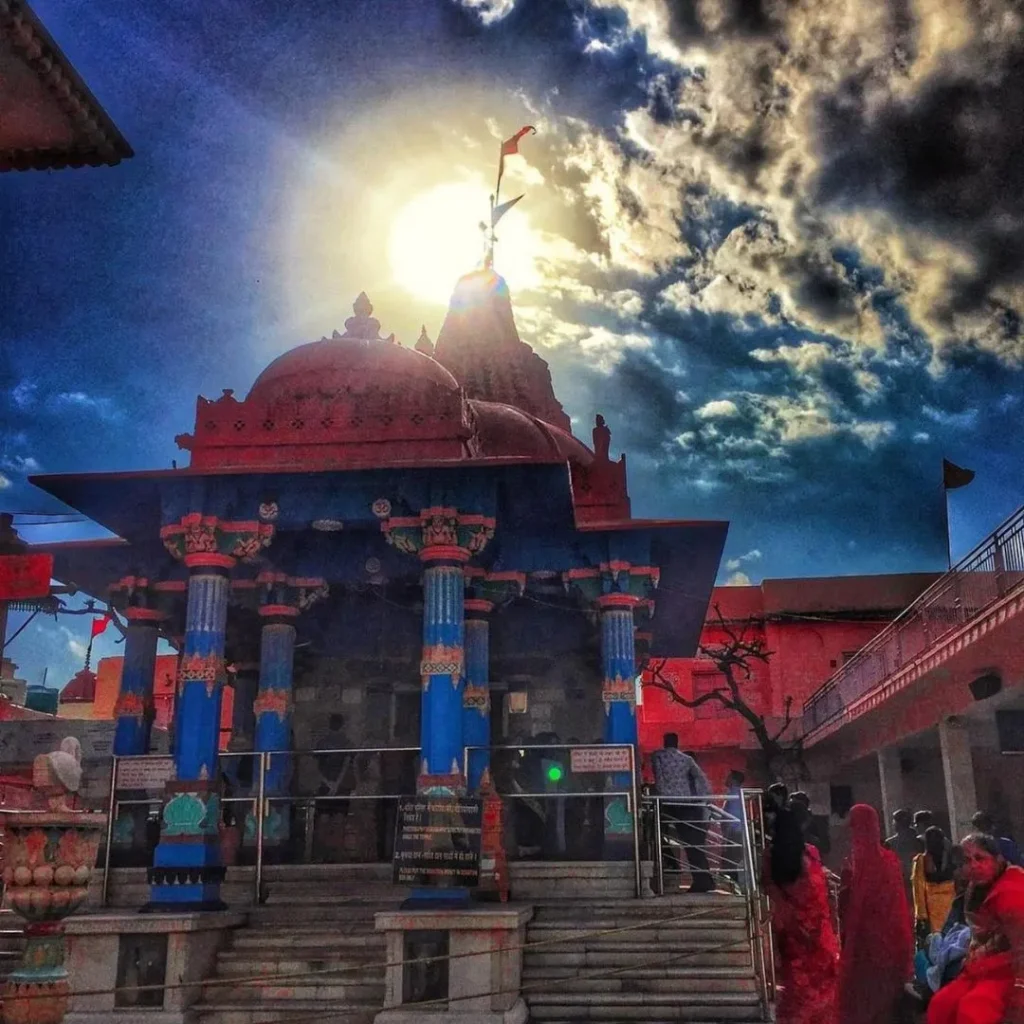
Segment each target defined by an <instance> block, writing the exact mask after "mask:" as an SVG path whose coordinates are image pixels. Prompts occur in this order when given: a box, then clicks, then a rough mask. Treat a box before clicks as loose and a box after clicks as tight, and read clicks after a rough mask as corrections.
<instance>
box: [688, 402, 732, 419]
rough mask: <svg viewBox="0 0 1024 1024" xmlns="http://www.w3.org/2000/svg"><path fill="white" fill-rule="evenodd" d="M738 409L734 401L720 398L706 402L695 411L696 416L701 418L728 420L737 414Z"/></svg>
mask: <svg viewBox="0 0 1024 1024" xmlns="http://www.w3.org/2000/svg"><path fill="white" fill-rule="evenodd" d="M739 414H740V411H739V409H738V408H737V407H736V403H735V402H733V401H730V400H729V399H728V398H724V399H722V398H720V399H717V400H716V401H713V402H706V403H705V404H704V405H702V406H701V407H700V408H699V409H698V410H697V412H696V416H697V417H698V418H699V419H702V420H728V419H732V418H733V417H734V416H739Z"/></svg>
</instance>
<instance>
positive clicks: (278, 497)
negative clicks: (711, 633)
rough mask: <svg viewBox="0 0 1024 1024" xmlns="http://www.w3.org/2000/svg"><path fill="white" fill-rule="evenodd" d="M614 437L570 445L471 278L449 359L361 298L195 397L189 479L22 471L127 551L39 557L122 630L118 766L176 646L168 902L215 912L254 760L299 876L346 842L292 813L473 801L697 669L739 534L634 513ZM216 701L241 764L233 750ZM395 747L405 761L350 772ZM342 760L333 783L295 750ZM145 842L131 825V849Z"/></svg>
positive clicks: (487, 281) (464, 283)
mask: <svg viewBox="0 0 1024 1024" xmlns="http://www.w3.org/2000/svg"><path fill="white" fill-rule="evenodd" d="M629 414H630V415H637V414H640V415H642V413H638V412H637V411H630V412H629ZM611 441H612V435H611V430H610V428H609V426H608V424H606V423H605V421H604V419H603V418H602V417H601V416H597V417H596V421H595V426H594V428H593V437H592V442H593V444H592V447H590V446H588V445H587V444H585V443H583V442H582V441H581V440H579V439H578V438H577V437H575V436H574V435H573V432H572V424H571V423H570V420H569V417H568V416H567V415H566V413H565V411H564V410H563V408H562V406H561V404H560V403H559V401H558V399H557V397H556V395H555V393H554V389H553V387H552V382H551V375H550V372H549V369H548V366H547V364H546V363H545V361H544V360H543V359H541V358H540V356H539V355H537V353H536V352H534V351H533V349H532V348H531V347H530V346H529V345H527V344H526V343H524V342H523V341H522V340H521V339H520V337H519V334H518V332H517V330H516V325H515V320H514V316H513V311H512V304H511V298H510V295H509V291H508V288H507V286H506V284H505V282H504V280H503V279H502V278H501V277H499V276H498V275H497V274H495V273H494V272H493V271H491V270H481V271H476V272H474V273H471V274H469V275H467V276H465V277H463V278H462V279H461V280H460V281H459V282H458V284H457V286H456V288H455V292H454V295H453V297H452V301H451V305H450V308H449V311H448V314H447V316H446V318H445V321H444V323H443V325H442V327H441V329H440V332H439V334H438V336H437V341H436V343H433V342H432V341H431V340H430V338H429V336H428V335H427V332H426V330H425V329H424V331H423V333H422V334H421V336H420V338H419V340H418V341H417V342H416V343H415V345H414V346H410V347H406V346H404V345H402V344H399V343H398V342H397V341H396V340H395V338H394V336H393V335H390V336H385V335H384V334H382V331H381V326H380V323H379V322H378V320H377V319H375V318H374V316H373V307H372V305H371V303H370V301H369V299H368V298H367V297H366V295H360V296H359V297H358V298H357V299H356V301H355V303H354V308H353V315H352V316H351V317H349V318H348V319H347V320H346V322H345V324H344V330H343V331H342V332H338V331H336V332H334V333H333V334H332V335H331V336H330V337H325V338H321V339H320V340H319V341H314V342H312V343H310V344H305V345H300V346H299V347H297V348H295V349H293V350H291V351H289V352H286V353H285V354H283V355H282V356H280V357H279V358H277V359H276V360H274V361H273V362H272V363H271V364H270V365H269V366H268V367H267V368H266V369H264V370H263V372H262V373H260V374H259V376H258V377H257V378H256V380H255V383H254V384H253V385H252V387H251V388H250V390H249V392H248V394H247V395H246V396H245V397H244V398H238V397H236V395H235V393H234V392H233V391H232V390H225V391H224V392H223V394H222V395H221V396H220V397H219V398H215V399H212V400H210V399H206V398H199V399H198V401H197V405H196V418H195V426H194V427H193V429H192V432H191V433H188V434H183V435H181V436H179V437H178V438H177V442H178V444H179V446H180V447H181V448H183V449H185V450H186V451H187V452H189V453H190V465H189V466H188V467H185V468H175V469H171V470H153V471H146V472H129V473H95V474H87V475H61V476H43V477H36V478H34V479H33V482H34V483H35V484H36V485H37V486H39V487H41V488H42V489H44V490H45V491H47V492H49V493H50V494H51V495H54V496H55V497H57V498H58V499H60V500H61V501H63V502H65V503H66V504H67V505H69V506H71V507H72V508H75V509H77V510H79V511H81V512H82V513H84V514H85V515H87V516H89V517H90V518H91V519H92V520H93V521H94V522H96V523H97V524H100V525H101V526H103V527H105V528H107V529H108V530H110V531H112V532H113V533H114V534H115V535H116V539H113V540H103V541H88V542H75V543H65V544H56V545H51V546H49V547H48V548H46V550H47V551H49V552H51V553H52V554H53V555H54V557H55V570H54V572H55V575H56V576H57V578H58V579H60V580H61V581H62V582H73V583H75V584H76V585H77V586H78V587H80V588H81V589H82V590H84V591H85V592H87V593H90V594H92V595H94V596H96V597H103V598H106V599H109V601H110V602H111V604H112V606H113V607H114V608H115V609H117V611H118V612H119V613H120V615H122V616H123V617H124V618H125V619H126V620H127V637H126V642H125V652H124V670H123V676H122V679H121V687H120V694H119V697H118V701H117V707H116V718H117V722H116V739H115V753H116V754H117V755H120V756H126V755H136V754H142V753H145V752H146V751H147V750H148V749H149V734H150V725H151V722H152V718H153V693H152V684H153V677H154V663H155V658H156V657H157V641H158V637H164V638H166V639H168V640H170V641H171V643H172V644H173V646H174V647H175V649H176V650H177V651H178V652H179V662H180V665H179V672H178V697H177V702H176V710H175V722H174V727H173V736H172V749H173V757H174V773H173V774H174V777H173V779H172V780H171V781H169V782H168V783H167V784H166V789H165V792H164V796H163V811H162V815H161V829H162V833H161V838H160V842H159V845H157V846H156V849H155V853H153V855H152V867H151V870H150V882H151V886H152V890H151V901H152V904H153V905H154V906H168V905H169V906H179V907H183V906H192V907H203V906H211V905H216V904H217V903H218V901H219V898H220V882H221V879H222V878H223V876H224V852H223V847H222V843H221V841H220V839H219V837H218V823H219V819H220V816H221V810H220V808H221V803H220V801H221V800H222V799H224V798H225V797H226V793H227V792H234V793H236V794H237V793H239V792H248V790H247V789H246V786H247V785H248V786H251V785H252V779H251V768H249V769H246V768H245V764H244V762H245V760H246V759H245V758H239V757H238V756H237V755H238V754H239V753H241V752H248V751H257V752H259V751H264V752H266V751H273V752H276V753H275V754H274V756H270V757H268V758H267V759H266V765H267V768H266V777H265V780H264V784H265V790H266V795H267V797H268V798H269V799H270V800H271V801H272V802H271V804H270V806H271V807H272V808H275V809H276V810H275V811H274V812H273V813H271V814H270V815H269V817H268V819H267V821H266V822H265V823H262V827H263V828H264V833H263V836H262V841H263V842H264V843H266V844H267V846H268V848H271V849H277V850H279V851H280V856H281V857H282V858H287V857H288V856H291V855H292V854H290V853H289V852H288V851H290V850H291V851H294V850H295V849H296V843H298V845H299V846H302V845H303V842H305V844H306V845H305V846H304V849H305V852H306V855H307V857H308V855H309V852H310V844H311V843H312V842H313V839H312V838H311V836H312V835H313V833H311V832H310V828H311V827H312V828H313V832H314V833H315V836H316V842H317V843H318V844H321V845H322V844H327V846H329V845H330V840H329V839H328V838H323V837H324V836H325V835H328V834H329V831H330V830H329V829H328V830H319V831H318V830H317V828H316V826H310V823H309V822H308V821H302V820H300V819H301V815H300V814H299V813H298V811H297V810H296V807H297V804H296V803H294V802H290V800H291V798H298V797H302V796H310V797H316V798H325V799H326V798H327V797H330V796H331V795H332V794H333V797H335V798H341V797H346V796H349V795H352V794H356V795H358V794H359V793H374V792H381V791H386V792H392V793H397V792H402V793H411V792H419V793H438V794H458V793H466V792H470V793H471V792H474V791H476V790H477V789H478V788H479V787H480V785H481V783H482V782H484V781H485V780H488V779H489V778H490V776H491V771H492V764H491V756H492V754H491V751H492V749H494V750H497V749H500V748H506V747H508V746H509V745H512V746H515V745H520V744H522V745H527V744H533V743H542V742H561V743H594V742H604V743H610V744H617V745H635V744H636V742H637V720H636V686H637V675H638V671H639V666H638V660H639V659H642V658H643V657H646V656H647V655H648V654H652V655H655V656H659V657H687V656H692V655H693V653H694V651H695V648H696V644H697V640H698V637H699V634H700V630H701V627H702V623H703V620H704V616H705V612H706V609H707V605H708V599H709V596H710V593H711V588H712V585H713V581H714V578H715V576H716V573H717V571H718V565H719V560H720V557H721V552H722V548H723V544H724V541H725V535H726V528H727V526H726V524H725V523H722V522H703V521H702V522H694V521H675V520H673V521H649V520H641V519H634V518H632V516H631V510H630V501H629V494H628V490H627V479H626V462H625V456H621V457H619V458H618V459H615V458H613V456H612V454H611ZM225 687H230V688H231V689H232V690H233V696H234V700H233V705H234V709H233V728H232V737H231V743H230V745H229V751H230V752H231V753H233V754H234V755H236V756H234V758H232V757H230V756H225V755H219V754H218V746H219V743H218V738H219V722H220V716H221V706H222V701H223V695H224V691H225ZM382 748H384V749H386V750H388V751H392V750H394V751H401V750H404V751H407V752H408V753H409V754H410V758H409V759H408V760H407V761H406V762H402V764H401V765H400V766H399V767H398V768H395V769H394V771H392V770H391V769H390V768H388V767H387V764H386V763H384V762H383V761H382V760H381V759H377V760H376V761H372V759H368V758H360V757H359V756H358V754H357V752H358V751H370V752H372V751H378V752H379V751H380V750H381V749H382ZM332 750H333V751H337V752H338V757H339V758H341V760H342V761H343V762H344V764H345V765H346V766H347V767H345V768H344V770H341V769H336V770H333V771H332V770H331V769H330V767H329V764H328V763H329V762H330V756H327V758H326V761H325V758H324V757H322V756H321V757H319V758H309V757H304V755H303V753H302V752H305V751H332ZM346 752H348V753H353V752H356V754H355V755H354V756H353V757H352V758H350V759H349V760H345V756H346ZM252 760H253V759H252V758H251V757H249V758H248V761H249V762H251V761H252ZM371 761H372V763H371ZM339 763H340V762H339ZM325 764H327V765H328V766H327V767H325ZM494 770H495V773H497V771H498V769H497V766H494ZM246 771H248V772H249V778H248V780H247V779H246V778H244V777H243V776H245V774H246ZM339 771H340V772H341V774H344V775H345V777H346V780H347V781H342V780H340V779H339V778H338V777H337V776H338V775H339ZM389 772H390V773H391V774H390V775H389ZM382 773H383V777H382ZM510 784H511V783H510ZM331 787H333V788H331ZM325 794H327V797H325ZM275 799H276V800H277V802H276V803H275V802H273V801H274V800H275ZM335 806H337V805H335ZM352 806H353V807H354V806H356V805H355V803H354V802H353V804H352ZM320 809H323V808H320ZM346 809H347V811H348V813H349V815H350V817H351V816H352V815H353V814H354V813H355V812H354V811H352V809H351V808H349V807H348V805H345V807H344V808H342V810H343V811H344V810H346ZM628 815H629V812H628V811H627V810H626V809H625V807H624V806H623V807H620V808H618V809H617V811H616V812H615V813H613V809H607V810H606V811H605V814H604V826H603V829H602V827H601V825H600V823H599V824H598V826H597V829H596V832H593V834H592V835H591V839H592V843H591V845H590V846H589V847H587V849H586V850H583V851H582V852H581V851H580V850H577V851H576V854H575V856H576V859H582V858H583V857H589V858H591V859H594V860H600V859H603V858H604V859H606V858H613V857H614V856H616V852H615V851H616V849H617V846H616V842H615V839H616V835H617V834H621V833H622V832H623V831H629V826H628V822H627V826H626V828H625V829H624V828H623V820H622V819H623V816H625V817H628ZM359 820H360V829H359V831H360V834H361V835H363V839H361V840H360V842H363V843H364V844H365V845H366V846H367V847H368V848H367V849H366V850H365V851H364V854H363V859H364V860H371V861H372V860H386V859H388V857H389V856H390V846H389V844H390V842H391V839H390V835H391V833H393V831H394V822H393V819H390V820H389V819H388V817H387V815H386V814H381V813H374V812H370V813H369V814H366V815H361V816H360V819H359ZM249 824H251V823H249ZM133 829H135V830H136V831H137V832H138V831H139V830H140V829H141V825H140V823H139V822H138V821H134V822H133V819H132V818H131V815H129V814H125V815H124V816H123V817H122V819H119V821H118V823H117V828H116V832H115V838H116V839H117V840H119V841H121V842H127V843H128V844H129V845H131V841H132V840H131V833H132V830H133ZM342 832H344V830H342ZM303 836H305V840H303V839H302V837H303ZM367 836H368V838H367ZM578 839H579V836H578V835H575V834H574V835H572V836H571V837H570V840H571V841H576V840H578ZM350 840H351V835H349V836H348V839H346V838H345V836H344V835H342V838H340V839H339V840H338V843H339V844H340V845H341V846H344V845H345V843H346V842H350ZM524 845H528V844H524ZM349 852H351V850H349ZM561 853H562V856H563V857H565V856H566V851H565V850H564V849H563V850H562V851H561ZM295 855H296V856H298V854H295ZM541 855H543V854H541ZM317 856H319V857H320V858H321V859H330V856H331V853H330V851H329V850H328V851H327V852H326V853H324V852H321V853H320V854H318V855H317ZM624 856H629V857H631V856H632V852H631V851H630V852H628V853H626V854H625V855H624Z"/></svg>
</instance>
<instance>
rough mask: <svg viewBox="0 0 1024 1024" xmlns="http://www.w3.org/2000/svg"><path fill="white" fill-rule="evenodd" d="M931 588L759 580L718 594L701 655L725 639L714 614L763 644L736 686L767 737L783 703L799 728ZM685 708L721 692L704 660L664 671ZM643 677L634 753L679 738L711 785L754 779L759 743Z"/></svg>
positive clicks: (739, 726)
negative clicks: (736, 775) (806, 706)
mask: <svg viewBox="0 0 1024 1024" xmlns="http://www.w3.org/2000/svg"><path fill="white" fill-rule="evenodd" d="M933 580H934V575H933V574H913V575H900V576H875V577H835V578H832V579H810V580H766V581H764V583H762V584H761V585H759V586H750V587H716V588H715V590H714V592H713V594H712V598H711V602H710V606H709V610H708V617H707V619H706V621H705V624H704V629H703V631H702V634H701V641H700V642H701V644H702V645H703V646H719V645H721V644H722V643H724V642H725V640H726V637H725V634H724V633H723V631H722V629H721V628H720V627H719V626H718V625H717V624H716V623H717V618H718V616H717V612H716V609H717V611H720V612H721V615H722V617H723V618H725V620H726V621H727V623H728V624H729V627H730V629H732V630H733V631H734V632H739V633H741V634H742V635H744V636H745V637H746V638H747V639H749V640H761V641H762V642H763V644H764V645H765V647H766V649H767V650H768V651H770V652H771V656H770V657H769V659H768V662H767V663H764V662H760V661H757V660H750V661H749V662H748V664H749V667H750V670H751V672H750V678H749V680H747V681H745V682H744V684H743V693H744V697H745V699H746V700H747V702H748V703H749V704H750V705H751V706H752V708H753V709H754V710H755V711H757V712H758V713H759V714H763V715H765V716H766V718H767V719H768V722H769V725H770V726H771V727H772V729H773V731H777V730H778V729H779V728H781V726H782V723H783V722H784V717H783V716H784V714H785V706H786V699H787V697H790V698H792V714H793V716H794V719H795V718H797V717H798V716H799V715H800V713H801V710H802V707H803V702H804V701H805V700H806V699H807V698H808V697H810V696H811V694H813V693H814V691H815V690H817V689H818V687H819V686H821V684H822V683H824V682H825V681H826V680H827V679H828V678H829V677H830V676H831V675H832V674H833V673H834V672H835V671H836V669H837V668H839V667H840V666H841V665H842V664H843V660H844V657H845V656H848V655H850V654H852V653H853V652H855V651H857V650H859V649H860V648H861V647H863V646H864V644H866V643H867V642H868V641H869V640H870V639H871V638H872V637H874V636H875V635H876V634H877V633H878V632H879V630H880V629H882V628H883V627H884V626H885V625H886V623H887V622H889V621H891V620H892V619H893V618H895V616H896V615H898V614H899V613H900V612H901V611H902V610H903V609H904V608H905V607H906V605H907V604H909V603H910V602H912V601H913V599H914V597H916V596H917V594H918V593H920V592H921V591H922V590H923V589H925V588H926V587H927V586H928V585H929V584H930V583H931V582H932V581H933ZM661 672H662V674H663V675H664V676H665V677H667V678H668V679H669V680H670V681H671V682H672V683H673V685H674V687H675V688H676V689H677V691H678V692H679V693H680V694H681V695H682V696H683V697H685V698H686V699H688V700H693V699H694V698H696V697H699V696H700V695H701V694H702V693H705V692H707V691H708V690H709V689H713V688H717V687H719V686H721V687H724V685H725V681H724V677H723V676H721V675H719V674H717V673H716V672H715V670H714V666H713V663H712V662H711V661H710V660H709V659H706V658H679V659H670V660H669V661H668V662H667V663H666V664H665V665H664V666H663V667H662V668H661ZM650 680H651V674H650V672H648V673H646V674H645V677H644V682H645V686H644V692H643V706H642V708H641V712H640V744H641V749H642V751H644V752H645V753H647V752H650V751H651V750H653V749H656V748H657V747H660V746H661V742H662V735H663V734H664V733H665V732H669V731H671V732H676V733H678V734H679V738H680V745H681V746H682V747H683V748H685V749H689V750H693V751H695V752H696V753H697V754H698V755H699V757H700V760H701V763H702V764H704V765H705V766H706V770H708V768H709V769H710V770H709V775H710V776H711V778H712V781H713V782H714V783H715V784H716V786H717V785H719V784H721V783H722V782H724V777H725V774H726V773H727V772H728V771H729V770H730V769H731V768H740V769H742V770H745V771H747V773H748V776H749V777H750V778H751V779H753V778H756V777H757V776H758V774H759V772H760V763H759V758H758V757H757V747H756V741H755V740H754V737H753V734H752V733H751V731H750V729H749V727H748V725H747V723H746V722H745V721H744V720H743V719H742V718H741V717H740V716H739V715H738V714H736V713H735V712H733V711H731V710H728V709H726V708H724V707H722V706H721V705H720V704H719V703H718V702H717V701H709V702H708V703H706V704H704V705H702V706H701V707H699V708H696V709H691V708H687V707H684V706H683V705H681V704H679V703H676V702H675V701H673V700H672V698H671V697H670V696H669V695H668V694H666V693H665V692H664V691H662V690H659V689H657V688H656V687H654V686H652V685H650Z"/></svg>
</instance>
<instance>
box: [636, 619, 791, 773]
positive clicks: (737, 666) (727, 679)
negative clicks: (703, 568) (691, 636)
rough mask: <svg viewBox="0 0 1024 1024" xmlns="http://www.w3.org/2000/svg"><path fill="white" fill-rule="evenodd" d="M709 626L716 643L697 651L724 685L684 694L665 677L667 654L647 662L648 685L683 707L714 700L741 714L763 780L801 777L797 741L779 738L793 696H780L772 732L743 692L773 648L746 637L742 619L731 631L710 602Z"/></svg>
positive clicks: (788, 719)
mask: <svg viewBox="0 0 1024 1024" xmlns="http://www.w3.org/2000/svg"><path fill="white" fill-rule="evenodd" d="M714 613H715V618H714V620H713V622H712V624H713V625H714V626H716V627H717V628H718V629H720V630H721V631H722V632H723V633H724V634H725V640H724V642H722V643H720V644H704V643H702V644H700V646H699V647H698V648H697V650H698V653H699V654H700V655H702V656H703V657H705V658H707V659H708V660H709V661H711V662H712V664H714V666H715V668H716V669H717V670H718V671H719V672H720V673H721V675H722V679H723V682H724V685H721V686H717V687H715V688H714V689H712V690H709V691H708V692H707V693H702V694H700V695H699V696H697V697H684V696H683V695H682V694H681V693H680V692H679V691H678V690H677V689H676V685H675V683H674V682H673V681H672V680H671V679H669V678H668V677H667V676H666V675H665V666H666V664H667V663H668V659H667V658H661V659H659V660H654V659H652V660H651V661H650V662H649V663H648V666H647V668H648V672H649V679H648V682H647V685H648V686H653V687H654V688H655V689H658V690H663V691H664V692H665V693H667V694H668V695H669V696H670V697H671V698H672V700H673V701H675V702H676V703H677V704H681V705H682V706H683V707H686V708H699V707H703V706H704V705H705V704H711V703H717V704H718V705H720V706H721V707H723V708H727V709H728V710H729V711H733V712H735V713H736V714H737V715H739V716H740V717H741V718H743V719H744V720H745V721H746V723H747V725H748V727H749V728H750V731H751V732H752V733H753V734H754V738H755V739H756V740H757V742H758V746H759V747H760V748H761V759H762V767H763V770H764V772H765V774H766V776H767V777H768V778H769V779H772V780H776V779H781V778H783V777H784V776H790V777H791V776H792V773H793V772H794V770H795V772H796V773H797V776H798V777H800V778H803V777H805V774H806V770H805V768H804V763H803V740H802V738H800V737H796V738H793V739H790V740H788V741H787V740H786V739H784V737H785V735H786V733H787V732H789V729H790V727H791V726H792V724H793V698H792V697H786V702H785V711H784V718H783V722H782V726H781V728H779V729H778V730H777V731H773V730H772V729H771V728H769V725H768V722H767V720H766V718H765V716H764V715H763V714H761V713H760V712H758V711H757V710H755V708H754V707H753V705H752V704H751V702H750V700H749V699H748V696H747V694H746V693H745V692H744V691H745V689H746V688H747V687H748V686H749V683H750V681H751V678H752V676H753V666H754V665H755V663H757V662H761V663H762V664H765V665H767V664H768V661H769V659H770V658H771V656H772V654H773V652H772V651H769V650H768V646H767V644H766V643H765V641H764V640H763V639H762V638H761V637H751V636H748V626H749V624H748V623H744V625H743V628H742V629H740V630H736V629H735V628H733V627H732V626H731V625H730V624H729V623H728V622H727V621H726V619H725V616H723V615H722V611H721V609H720V608H719V606H718V605H717V604H716V605H715V606H714Z"/></svg>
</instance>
